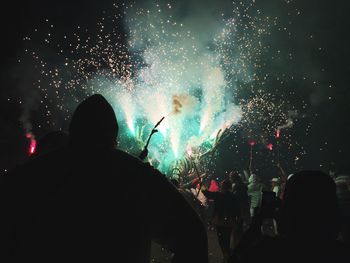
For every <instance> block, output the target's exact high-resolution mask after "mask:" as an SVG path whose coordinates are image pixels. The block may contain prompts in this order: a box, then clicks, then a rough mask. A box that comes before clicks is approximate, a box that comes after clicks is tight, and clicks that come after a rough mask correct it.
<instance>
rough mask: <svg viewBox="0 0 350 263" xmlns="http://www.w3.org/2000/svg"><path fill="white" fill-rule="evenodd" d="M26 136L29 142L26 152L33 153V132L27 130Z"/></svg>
mask: <svg viewBox="0 0 350 263" xmlns="http://www.w3.org/2000/svg"><path fill="white" fill-rule="evenodd" d="M26 138H27V139H29V140H30V144H29V149H28V154H29V156H30V155H33V154H34V153H35V150H36V140H35V136H34V134H33V133H31V132H29V133H27V134H26Z"/></svg>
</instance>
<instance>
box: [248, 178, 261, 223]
mask: <svg viewBox="0 0 350 263" xmlns="http://www.w3.org/2000/svg"><path fill="white" fill-rule="evenodd" d="M248 183H249V184H248V195H249V197H250V216H251V217H253V216H254V215H255V212H256V211H257V209H258V208H259V207H260V205H261V197H262V190H263V185H262V184H261V183H260V179H259V178H258V177H257V176H256V174H252V175H251V176H250V177H249V181H248Z"/></svg>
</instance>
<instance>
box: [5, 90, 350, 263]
mask: <svg viewBox="0 0 350 263" xmlns="http://www.w3.org/2000/svg"><path fill="white" fill-rule="evenodd" d="M117 134H118V122H117V119H116V116H115V113H114V111H113V109H112V107H111V105H110V104H109V103H108V102H107V101H106V100H105V98H104V97H103V96H101V95H93V96H91V97H89V98H87V99H86V100H84V101H83V102H82V103H81V104H80V105H79V106H78V108H77V109H76V111H75V112H74V114H73V117H72V120H71V123H70V127H69V133H68V134H65V133H62V132H53V133H50V134H48V135H47V136H45V137H44V138H43V139H42V140H40V141H39V142H38V151H37V153H36V154H35V155H34V156H33V157H32V158H30V160H29V161H28V162H26V163H25V164H22V165H18V167H16V168H15V169H14V170H13V171H11V172H10V173H9V174H8V175H7V176H4V177H1V183H0V188H1V189H0V195H1V196H0V211H1V216H0V223H1V224H0V258H1V259H2V261H3V262H21V261H29V260H35V261H37V262H44V261H45V262H63V261H65V262H67V261H68V262H70V261H84V260H93V261H97V262H103V261H110V260H114V261H116V262H150V247H151V242H152V241H156V242H158V243H160V244H162V246H164V247H166V248H168V249H169V250H170V251H172V253H173V257H172V262H175V263H176V262H179V263H184V262H201V263H206V262H208V238H207V229H208V228H214V229H215V231H216V232H217V240H218V243H219V245H220V248H221V250H222V255H223V262H238V263H239V262H243V263H245V262H257V261H260V262H261V261H262V262H265V261H267V262H297V261H301V262H306V261H309V262H325V261H334V262H349V261H348V260H349V255H348V252H347V249H348V248H350V240H349V229H350V227H349V225H350V177H349V176H348V175H346V174H339V175H337V176H333V177H331V176H330V175H328V174H325V173H323V172H321V171H300V172H296V173H294V174H291V175H289V176H287V175H286V174H285V173H284V172H283V170H282V169H281V171H282V172H281V174H280V175H279V176H276V177H275V178H272V179H271V181H270V183H269V184H268V185H267V184H266V183H265V184H264V183H263V182H262V180H261V177H260V176H259V175H257V174H254V173H253V172H247V171H244V172H243V173H242V174H239V173H237V172H235V171H232V172H230V173H228V174H227V176H226V177H225V178H224V179H223V181H221V182H215V181H212V182H211V184H210V185H205V184H201V183H199V181H197V182H196V183H195V184H188V185H181V184H180V183H179V182H178V181H176V180H169V179H168V178H167V177H166V176H165V175H163V174H162V173H160V172H159V171H158V170H156V169H154V168H153V167H151V166H150V165H149V164H147V163H145V162H143V161H142V160H140V159H138V158H137V157H133V156H131V155H129V154H127V153H125V152H122V151H120V150H117V145H116V142H117ZM199 179H200V178H199Z"/></svg>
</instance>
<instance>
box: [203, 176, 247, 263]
mask: <svg viewBox="0 0 350 263" xmlns="http://www.w3.org/2000/svg"><path fill="white" fill-rule="evenodd" d="M231 187H232V183H231V182H230V181H229V180H225V181H223V182H222V184H221V191H220V192H210V191H208V190H204V191H203V193H204V195H205V196H206V197H207V198H208V199H211V200H214V212H213V220H212V223H213V224H214V225H215V228H216V232H217V235H218V241H219V245H220V247H221V250H222V253H223V256H224V262H226V261H227V259H228V256H229V253H230V241H231V234H232V230H233V228H234V226H235V225H236V224H237V222H238V218H239V213H240V207H239V201H238V198H237V196H235V195H234V194H233V193H232V191H231Z"/></svg>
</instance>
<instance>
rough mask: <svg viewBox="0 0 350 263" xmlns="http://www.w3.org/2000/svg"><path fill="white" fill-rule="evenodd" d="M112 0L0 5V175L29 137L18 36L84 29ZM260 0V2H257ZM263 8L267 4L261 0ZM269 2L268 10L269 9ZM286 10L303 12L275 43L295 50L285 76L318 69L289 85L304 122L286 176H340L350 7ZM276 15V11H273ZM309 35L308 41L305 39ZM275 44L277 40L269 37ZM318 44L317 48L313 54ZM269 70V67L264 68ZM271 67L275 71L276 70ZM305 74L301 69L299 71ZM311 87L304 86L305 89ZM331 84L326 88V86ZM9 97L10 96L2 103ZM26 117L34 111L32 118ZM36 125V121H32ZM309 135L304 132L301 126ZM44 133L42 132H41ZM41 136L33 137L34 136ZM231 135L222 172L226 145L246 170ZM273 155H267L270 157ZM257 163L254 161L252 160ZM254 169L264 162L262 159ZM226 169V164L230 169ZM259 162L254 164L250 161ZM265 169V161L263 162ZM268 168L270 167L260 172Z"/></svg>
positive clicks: (347, 125) (306, 4) (326, 4)
mask: <svg viewBox="0 0 350 263" xmlns="http://www.w3.org/2000/svg"><path fill="white" fill-rule="evenodd" d="M111 2H112V1H82V0H76V1H68V0H61V1H43V0H38V1H26V2H24V3H20V2H18V1H11V2H3V3H2V4H1V5H2V7H1V15H0V19H1V21H0V25H1V49H0V50H1V63H0V77H1V79H0V125H1V126H0V169H1V170H0V173H1V174H3V173H4V171H5V169H10V168H11V167H13V165H15V164H16V163H18V162H21V161H23V160H24V159H25V158H26V155H27V152H26V151H27V147H28V144H29V142H28V140H27V139H26V138H25V136H24V134H25V132H24V130H23V127H22V126H21V123H20V121H19V118H20V115H21V105H20V101H21V99H22V98H21V96H20V95H19V93H18V92H15V91H16V90H17V87H18V85H20V83H21V75H20V73H18V72H16V74H14V71H13V69H14V67H15V64H16V61H17V59H18V54H19V52H20V51H21V50H22V49H23V41H22V38H23V36H25V35H26V34H27V33H28V32H29V31H31V30H33V28H36V27H37V26H38V25H40V24H42V23H43V21H45V19H49V20H50V22H52V23H53V24H55V26H56V27H57V28H58V30H62V31H67V30H69V28H70V27H72V25H77V24H84V25H86V26H89V24H91V25H93V24H95V22H96V19H97V18H98V17H100V14H101V13H102V11H103V10H108V9H110V6H111ZM257 2H259V1H257ZM260 2H261V4H263V3H264V2H266V1H260ZM274 2H278V1H277V0H276V1H269V5H271V6H272V7H273V6H274ZM293 7H298V8H299V9H300V10H302V15H301V16H300V17H298V19H297V20H295V23H294V24H293V25H292V26H291V30H292V31H293V34H294V35H295V38H294V39H293V41H290V42H286V43H280V44H282V45H284V46H288V47H291V48H293V50H295V54H294V55H296V56H297V57H298V58H299V59H297V60H296V61H297V62H296V63H294V64H291V65H290V70H291V71H297V70H299V69H303V68H306V69H309V68H310V67H311V66H310V64H311V65H318V66H319V68H322V69H323V71H321V72H319V73H317V74H318V79H319V81H320V86H319V87H316V88H315V89H318V90H317V91H315V92H314V91H313V90H312V89H311V88H310V87H308V83H307V82H303V83H301V82H298V81H296V82H295V83H291V84H290V85H293V89H294V90H295V93H296V94H297V95H296V96H294V97H292V98H291V100H292V101H293V102H294V103H296V104H298V102H299V101H300V100H305V101H306V102H307V103H308V105H310V107H309V108H307V109H306V110H305V111H306V113H307V116H308V118H307V120H300V121H299V122H298V123H296V125H295V127H294V129H293V132H292V135H293V136H294V138H295V139H296V140H297V141H298V142H300V143H302V144H303V146H304V149H305V152H306V154H305V155H304V156H303V157H302V158H301V160H300V161H299V162H298V165H296V166H293V159H294V157H295V156H294V154H292V153H290V152H289V150H288V149H287V148H286V147H283V146H282V147H281V151H282V156H283V157H282V158H285V159H286V160H285V163H286V166H287V167H288V168H287V169H289V172H292V170H293V169H323V170H325V171H328V170H329V169H330V167H332V166H335V167H336V169H338V170H339V171H348V169H349V166H350V164H349V156H350V151H349V146H350V142H349V135H350V118H349V113H350V104H349V99H350V90H349V87H348V83H349V77H350V63H349V58H350V56H349V47H350V37H349V29H350V22H349V20H350V19H349V14H348V12H349V7H350V4H349V3H348V1H345V0H344V1H326V0H308V1H305V0H296V1H294V4H293ZM277 12H278V11H277ZM310 34H312V35H313V39H312V41H311V40H309V38H308V36H309V35H310ZM276 41H278V40H276ZM319 47H322V51H321V52H320V50H319ZM271 70H272V71H273V70H275V69H274V68H271ZM276 70H278V69H276ZM306 71H307V70H306ZM310 85H311V84H310ZM330 85H331V87H329V86H330ZM9 98H10V99H9ZM32 115H33V118H35V116H36V112H33V113H32ZM39 121H40V120H39ZM310 123H311V125H310V130H309V132H308V133H305V127H306V126H308V125H309V124H310ZM42 133H44V131H42ZM39 135H40V132H39ZM234 137H235V136H231V139H230V138H229V139H228V140H231V141H230V142H227V144H223V145H222V147H220V151H221V154H220V156H221V157H220V158H219V164H220V165H222V166H223V167H228V168H229V166H230V165H232V164H231V163H230V158H231V155H232V146H231V147H228V146H230V145H232V144H237V145H238V143H237V142H240V143H241V144H239V145H238V146H239V147H241V148H244V149H243V150H241V151H239V153H238V154H241V155H242V156H240V158H236V159H235V162H236V163H235V165H237V166H246V164H247V158H246V156H247V154H248V152H249V147H248V146H247V145H245V144H244V142H242V141H241V140H239V139H237V138H234ZM256 150H257V151H258V152H260V154H263V155H267V154H269V153H268V152H266V151H265V150H264V149H259V148H256ZM271 158H272V157H271ZM256 161H257V162H259V159H257V160H256ZM260 162H261V167H263V166H264V161H263V159H261V161H260ZM229 164H230V165H229ZM257 165H258V164H257ZM265 166H266V164H265ZM261 169H262V170H264V169H265V170H268V169H270V168H269V167H266V168H261Z"/></svg>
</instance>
